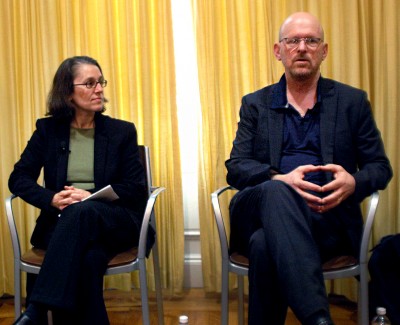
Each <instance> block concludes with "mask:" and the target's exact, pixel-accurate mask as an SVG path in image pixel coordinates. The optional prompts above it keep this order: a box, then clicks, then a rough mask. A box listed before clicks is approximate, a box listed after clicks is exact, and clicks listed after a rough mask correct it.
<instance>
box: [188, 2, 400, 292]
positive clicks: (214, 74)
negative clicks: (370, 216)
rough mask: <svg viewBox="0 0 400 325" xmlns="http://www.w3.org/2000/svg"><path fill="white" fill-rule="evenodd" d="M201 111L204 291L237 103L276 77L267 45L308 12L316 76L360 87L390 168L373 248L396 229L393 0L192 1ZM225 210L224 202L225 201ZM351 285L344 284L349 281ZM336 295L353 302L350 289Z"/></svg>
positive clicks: (215, 256) (277, 68) (215, 250)
mask: <svg viewBox="0 0 400 325" xmlns="http://www.w3.org/2000/svg"><path fill="white" fill-rule="evenodd" d="M192 5H193V14H194V16H195V21H196V25H195V29H196V37H197V56H198V68H199V79H200V96H201V105H202V120H203V125H202V137H201V138H200V140H199V141H200V148H201V149H200V152H201V153H202V155H203V156H202V159H200V170H199V174H200V177H199V180H200V183H199V201H200V210H201V211H200V218H201V220H200V232H201V238H202V240H201V249H202V265H203V278H204V285H205V289H206V291H208V292H214V291H219V290H220V286H221V283H220V272H221V270H220V254H219V243H218V237H217V233H216V226H215V222H214V220H213V215H212V210H211V202H210V193H211V192H213V191H214V190H216V189H217V188H219V187H221V186H223V185H225V184H226V180H225V176H226V169H225V166H224V161H225V160H226V159H227V158H228V157H229V153H230V149H231V147H232V141H233V139H234V136H235V131H236V128H237V121H238V110H239V107H240V100H241V97H242V96H243V95H245V94H247V93H249V92H252V91H255V90H257V89H259V88H262V87H264V86H266V85H268V84H271V83H273V82H277V81H278V80H279V78H280V76H281V75H282V73H283V68H282V66H281V62H279V61H277V60H276V59H275V57H274V56H273V52H272V49H273V44H274V42H276V41H277V39H278V31H279V27H280V24H281V23H282V22H283V20H284V19H285V18H286V17H287V16H288V15H290V14H291V13H293V12H296V11H309V12H311V13H313V14H314V15H316V16H317V17H319V18H320V20H321V23H322V25H323V27H324V29H325V40H326V42H327V43H328V44H329V55H328V58H327V60H325V61H324V63H323V66H322V75H323V76H324V77H328V78H333V79H336V80H338V81H341V82H344V83H348V84H351V85H353V86H355V87H359V88H363V89H364V90H366V91H367V92H368V93H369V96H370V100H371V103H372V106H373V112H374V116H375V118H376V121H377V124H378V127H379V128H380V130H381V132H382V136H383V140H384V142H385V146H386V151H387V154H388V156H389V158H390V160H391V163H392V165H393V167H394V173H395V174H394V178H393V180H392V182H391V183H390V186H389V187H388V189H387V190H386V191H384V192H382V193H381V194H382V195H381V201H380V205H379V209H378V215H377V218H376V222H375V226H374V235H373V242H374V243H377V241H378V240H379V239H380V238H381V237H382V236H383V235H385V234H388V233H394V232H399V231H400V224H399V221H398V220H400V210H399V185H400V181H399V178H398V175H397V168H396V167H397V166H399V164H400V161H399V154H398V150H396V145H397V141H398V140H397V139H398V138H399V137H400V134H399V128H398V126H397V125H398V123H399V120H400V116H399V115H400V113H399V110H398V109H397V106H398V101H399V100H400V97H399V87H400V77H399V73H398V68H397V67H398V66H399V65H400V59H399V55H398V53H399V50H400V44H399V40H398V38H397V37H396V35H399V32H400V25H399V22H398V17H400V7H399V6H398V4H397V1H396V0H384V1H383V0H382V1H374V0H365V1H362V0H324V1H321V0H302V1H300V0H281V1H275V0H264V1H262V0H259V1H256V0H254V1H251V0H249V1H241V0H234V1H230V0H220V1H213V0H209V1H207V0H192ZM225 203H226V204H227V203H228V202H225ZM350 281H351V280H350ZM336 290H337V291H338V292H342V293H344V294H346V295H348V297H349V298H352V299H355V298H356V293H355V283H354V282H351V283H350V284H349V283H348V282H345V281H341V282H340V283H339V285H336Z"/></svg>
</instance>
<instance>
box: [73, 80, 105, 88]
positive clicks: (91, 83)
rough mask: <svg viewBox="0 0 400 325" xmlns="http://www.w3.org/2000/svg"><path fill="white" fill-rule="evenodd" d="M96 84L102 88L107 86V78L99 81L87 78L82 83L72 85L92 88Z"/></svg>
mask: <svg viewBox="0 0 400 325" xmlns="http://www.w3.org/2000/svg"><path fill="white" fill-rule="evenodd" d="M97 84H100V86H101V87H102V88H104V87H106V86H107V80H99V81H96V80H89V81H87V82H85V83H84V84H74V86H86V88H88V89H92V88H96V87H97Z"/></svg>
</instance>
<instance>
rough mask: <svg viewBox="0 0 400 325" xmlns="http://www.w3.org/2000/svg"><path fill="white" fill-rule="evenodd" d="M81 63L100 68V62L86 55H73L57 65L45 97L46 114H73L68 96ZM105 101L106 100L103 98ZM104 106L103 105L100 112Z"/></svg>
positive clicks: (62, 115) (69, 115)
mask: <svg viewBox="0 0 400 325" xmlns="http://www.w3.org/2000/svg"><path fill="white" fill-rule="evenodd" d="M81 64H92V65H95V66H96V67H98V68H99V70H100V72H101V73H102V74H103V71H102V70H101V67H100V64H99V63H98V62H97V61H96V60H95V59H92V58H91V57H88V56H74V57H71V58H68V59H66V60H64V61H63V62H62V63H61V65H60V66H59V67H58V69H57V72H56V74H55V75H54V79H53V85H52V87H51V90H50V92H49V95H48V98H47V113H46V115H47V116H54V117H61V118H62V117H72V116H74V114H75V107H74V105H73V104H72V103H71V101H70V96H71V94H72V93H73V92H74V79H75V77H76V74H77V68H78V66H79V65H81ZM104 102H105V103H107V102H108V100H107V99H104ZM105 110H106V108H105V107H104V106H103V109H102V111H101V112H104V111H105Z"/></svg>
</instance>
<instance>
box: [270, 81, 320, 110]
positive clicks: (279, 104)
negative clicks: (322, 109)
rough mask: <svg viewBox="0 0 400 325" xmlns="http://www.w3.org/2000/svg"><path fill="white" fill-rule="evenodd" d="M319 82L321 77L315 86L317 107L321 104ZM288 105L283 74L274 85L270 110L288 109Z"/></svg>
mask: <svg viewBox="0 0 400 325" xmlns="http://www.w3.org/2000/svg"><path fill="white" fill-rule="evenodd" d="M321 80H322V77H319V79H318V84H317V103H316V104H318V105H316V106H319V105H320V102H321ZM288 107H289V103H288V100H287V95H286V77H285V74H283V76H282V77H281V79H280V80H279V82H278V83H277V84H276V85H275V89H274V91H273V94H272V102H271V108H273V109H278V108H288Z"/></svg>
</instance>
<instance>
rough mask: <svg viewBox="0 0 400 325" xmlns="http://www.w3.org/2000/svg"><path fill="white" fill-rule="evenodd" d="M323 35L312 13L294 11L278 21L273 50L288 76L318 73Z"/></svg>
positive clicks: (323, 50) (306, 76) (296, 77)
mask: <svg viewBox="0 0 400 325" xmlns="http://www.w3.org/2000/svg"><path fill="white" fill-rule="evenodd" d="M323 37H324V36H323V31H322V29H321V27H320V24H319V22H318V21H317V20H315V19H314V18H313V17H312V16H311V17H310V16H307V15H297V16H294V17H293V18H290V19H288V20H287V21H286V22H285V23H284V24H283V25H282V28H281V33H280V41H279V43H276V44H275V45H274V54H275V56H276V58H277V59H278V60H281V61H282V64H283V66H284V67H285V73H286V74H287V75H288V76H289V77H291V78H293V79H294V80H299V81H301V80H307V79H309V78H312V77H314V76H316V75H317V74H318V73H319V68H320V65H321V62H322V61H323V60H324V59H325V57H326V56H327V54H328V45H327V44H325V43H324V41H323Z"/></svg>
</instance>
